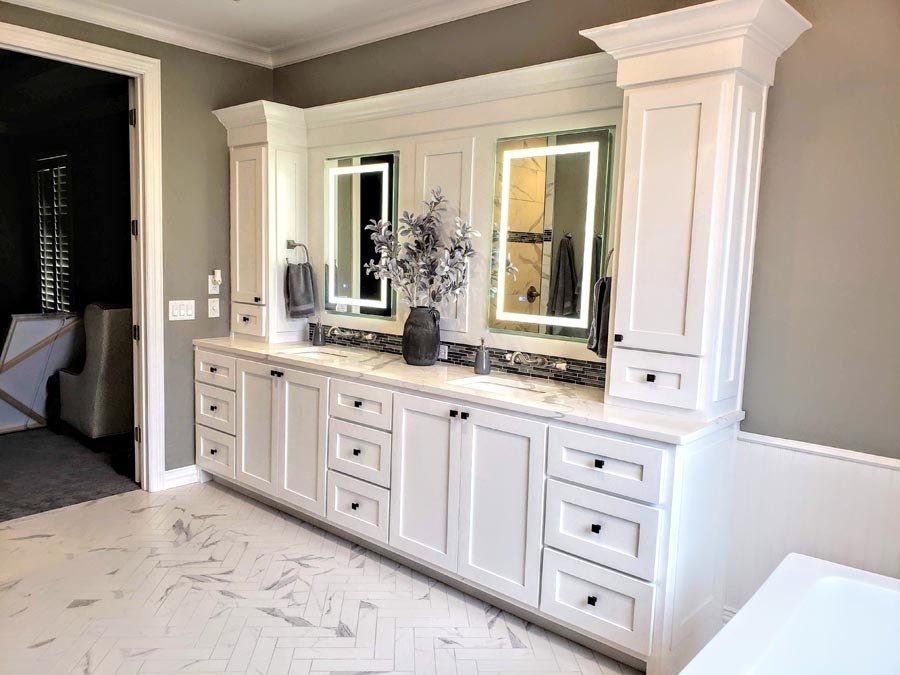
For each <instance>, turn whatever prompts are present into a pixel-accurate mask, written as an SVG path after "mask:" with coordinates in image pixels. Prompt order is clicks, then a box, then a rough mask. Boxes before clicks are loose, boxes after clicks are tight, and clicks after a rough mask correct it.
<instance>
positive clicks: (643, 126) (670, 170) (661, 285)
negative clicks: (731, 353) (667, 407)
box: [615, 80, 725, 356]
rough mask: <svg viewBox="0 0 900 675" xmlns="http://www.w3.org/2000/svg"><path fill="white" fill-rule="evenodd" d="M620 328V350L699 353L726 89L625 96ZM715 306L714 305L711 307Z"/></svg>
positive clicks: (677, 87) (695, 87)
mask: <svg viewBox="0 0 900 675" xmlns="http://www.w3.org/2000/svg"><path fill="white" fill-rule="evenodd" d="M627 96H628V102H627V106H626V109H627V111H628V113H627V119H626V131H625V136H626V140H625V142H626V145H627V147H629V148H637V149H639V150H636V151H634V152H628V153H626V158H625V166H624V168H623V178H622V180H623V181H624V189H623V191H622V195H623V196H622V206H621V232H620V242H619V269H618V275H617V281H616V289H617V290H616V308H615V312H616V316H615V327H616V330H615V332H616V333H619V334H620V335H622V338H623V339H622V341H621V343H620V346H623V347H630V348H634V349H648V350H655V351H661V352H672V353H676V354H688V355H693V356H698V355H702V354H703V352H704V348H705V345H704V344H703V336H704V330H703V325H704V308H705V305H706V303H705V299H706V293H707V276H708V273H709V255H710V251H709V247H710V245H711V244H710V230H711V226H712V223H713V220H714V218H716V214H715V213H713V212H712V210H711V209H710V208H709V204H711V203H714V202H715V200H714V199H713V191H714V190H717V189H719V190H721V186H717V185H716V182H715V175H716V170H715V164H716V161H717V157H716V154H715V150H716V148H717V147H720V146H721V144H719V143H717V142H716V139H717V136H718V133H719V129H720V127H721V125H723V124H725V120H723V119H721V118H722V110H723V106H722V85H721V83H717V82H715V81H712V80H707V81H692V82H680V83H674V84H671V85H667V86H665V87H651V88H648V89H636V90H634V91H630V92H629V93H628V94H627ZM710 304H712V303H710Z"/></svg>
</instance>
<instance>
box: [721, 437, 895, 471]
mask: <svg viewBox="0 0 900 675" xmlns="http://www.w3.org/2000/svg"><path fill="white" fill-rule="evenodd" d="M737 439H738V440H739V441H745V442H747V443H756V444H757V445H766V446H769V447H773V448H781V449H784V450H793V451H794V452H802V453H804V454H807V455H819V456H822V457H831V458H832V459H838V460H842V461H845V462H853V463H855V464H866V465H868V466H877V467H881V468H883V469H890V470H892V471H900V459H894V458H893V457H881V456H880V455H873V454H871V453H868V452H859V451H857V450H845V449H844V448H834V447H830V446H827V445H817V444H815V443H806V442H804V441H793V440H790V439H786V438H777V437H775V436H764V435H762V434H752V433H750V432H748V431H739V432H738V434H737Z"/></svg>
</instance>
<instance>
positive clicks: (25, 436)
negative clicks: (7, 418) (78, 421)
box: [0, 429, 139, 522]
mask: <svg viewBox="0 0 900 675" xmlns="http://www.w3.org/2000/svg"><path fill="white" fill-rule="evenodd" d="M118 443H119V447H118V448H117V447H116V446H115V444H116V441H113V442H112V443H110V442H107V443H105V444H104V445H101V446H99V447H102V448H103V450H102V451H99V452H95V451H94V450H92V449H91V448H89V447H87V446H86V445H85V444H83V443H82V442H80V441H79V440H78V439H76V438H74V437H72V436H67V435H61V434H57V433H54V432H53V431H50V430H49V429H33V430H30V431H20V432H17V433H14V434H3V435H0V522H2V521H4V520H11V519H13V518H21V517H22V516H28V515H31V514H32V513H40V512H42V511H49V510H50V509H58V508H60V507H62V506H69V505H71V504H79V503H81V502H87V501H90V500H92V499H99V498H101V497H108V496H110V495H117V494H119V493H121V492H128V491H130V490H137V489H138V488H139V486H138V485H137V483H135V482H134V481H133V480H131V479H130V478H128V477H126V476H122V475H120V474H118V473H116V471H115V470H114V469H113V467H112V461H113V457H119V458H121V456H122V454H123V453H125V452H130V447H129V445H130V444H131V442H130V439H128V438H127V437H126V438H124V439H120V440H119V441H118Z"/></svg>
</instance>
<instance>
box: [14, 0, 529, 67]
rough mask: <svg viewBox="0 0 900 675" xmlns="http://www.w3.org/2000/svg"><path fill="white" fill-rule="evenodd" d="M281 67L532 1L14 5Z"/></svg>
mask: <svg viewBox="0 0 900 675" xmlns="http://www.w3.org/2000/svg"><path fill="white" fill-rule="evenodd" d="M8 1H9V2H12V3H13V4H17V5H23V6H26V7H32V8H34V9H39V10H43V11H46V12H52V13H54V14H61V15H63V16H69V17H72V18H75V19H80V20H82V21H88V22H91V23H95V24H99V25H102V26H108V27H110V28H116V29H119V30H123V31H126V32H129V33H134V34H137V35H143V36H144V37H149V38H153V39H156V40H161V41H163V42H170V43H172V44H177V45H181V46H183V47H189V48H191V49H197V50H199V51H203V52H208V53H210V54H217V55H219V56H226V57H228V58H233V59H238V60H241V61H247V62H249V63H255V64H258V65H264V66H267V67H270V68H272V67H278V66H283V65H287V64H289V63H296V62H298V61H305V60H307V59H312V58H315V57H317V56H323V55H325V54H331V53H333V52H337V51H341V50H343V49H349V48H351V47H357V46H359V45H362V44H366V43H369V42H376V41H378V40H383V39H385V38H388V37H393V36H395V35H402V34H404V33H410V32H412V31H416V30H420V29H422V28H428V27H430V26H436V25H438V24H441V23H447V22H448V21H455V20H456V19H461V18H463V17H466V16H472V15H474V14H480V13H482V12H489V11H491V10H494V9H499V8H500V7H506V6H507V5H513V4H517V3H520V2H525V1H526V0H152V1H150V0H8Z"/></svg>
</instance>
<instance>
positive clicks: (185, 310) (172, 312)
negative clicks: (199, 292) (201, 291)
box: [169, 300, 194, 321]
mask: <svg viewBox="0 0 900 675" xmlns="http://www.w3.org/2000/svg"><path fill="white" fill-rule="evenodd" d="M193 320H194V301H193V300H169V321H193Z"/></svg>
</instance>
